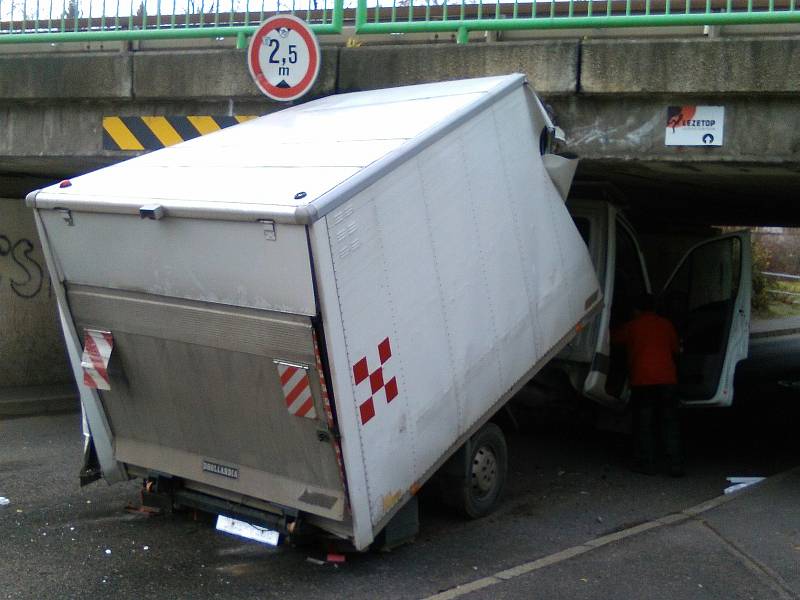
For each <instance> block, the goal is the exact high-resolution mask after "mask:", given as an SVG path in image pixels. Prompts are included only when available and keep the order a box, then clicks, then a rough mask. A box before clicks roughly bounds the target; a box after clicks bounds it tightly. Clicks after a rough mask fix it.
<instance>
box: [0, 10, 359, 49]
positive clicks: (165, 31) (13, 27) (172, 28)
mask: <svg viewBox="0 0 800 600" xmlns="http://www.w3.org/2000/svg"><path fill="white" fill-rule="evenodd" d="M301 1H302V0H301ZM306 1H307V2H308V4H307V5H298V4H297V3H296V2H297V0H288V2H286V1H281V0H278V1H277V2H276V0H268V1H266V2H265V0H0V44H2V43H26V42H27V43H31V42H45V43H48V42H49V43H56V42H88V41H119V40H122V41H124V40H148V39H185V38H227V37H235V38H236V40H237V46H238V47H241V48H243V47H245V45H246V39H247V36H249V35H252V34H253V32H254V31H255V30H256V28H257V27H258V24H259V23H261V21H263V20H264V19H265V18H267V17H270V16H272V15H275V14H293V15H296V16H298V17H300V18H301V19H303V20H305V21H306V22H307V23H308V24H309V25H310V26H311V28H312V29H313V30H314V32H315V33H316V34H317V35H325V34H336V33H340V32H341V31H342V26H343V15H344V8H343V7H344V0H306Z"/></svg>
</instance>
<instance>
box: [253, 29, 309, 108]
mask: <svg viewBox="0 0 800 600" xmlns="http://www.w3.org/2000/svg"><path fill="white" fill-rule="evenodd" d="M319 64H320V53H319V43H318V42H317V37H316V36H315V35H314V32H313V31H311V29H310V28H309V26H308V25H307V24H306V23H305V22H304V21H303V20H301V19H298V18H297V17H294V16H292V15H276V16H274V17H270V18H269V19H267V20H266V21H264V22H263V23H262V24H261V25H260V26H259V28H258V29H257V30H256V32H255V34H254V35H253V37H252V39H251V40H250V47H249V48H248V50H247V67H248V68H249V69H250V75H252V76H253V81H255V82H256V85H257V86H258V87H259V89H260V90H261V91H262V92H264V94H266V95H267V96H269V97H270V98H272V99H273V100H279V101H283V102H287V101H289V100H295V99H297V98H299V97H300V96H302V95H303V94H305V93H306V92H308V90H310V89H311V86H312V85H314V82H315V81H316V80H317V75H318V74H319Z"/></svg>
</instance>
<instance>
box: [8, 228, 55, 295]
mask: <svg viewBox="0 0 800 600" xmlns="http://www.w3.org/2000/svg"><path fill="white" fill-rule="evenodd" d="M33 252H34V245H33V242H32V241H31V240H29V239H27V238H20V239H17V240H13V239H11V238H9V237H8V236H7V235H3V234H2V233H0V290H1V289H3V288H5V287H9V288H11V291H12V292H14V294H16V295H17V296H19V297H20V298H25V299H29V298H35V297H36V296H38V295H39V293H40V292H41V291H42V288H43V287H44V270H43V269H42V265H41V264H39V261H38V260H36V258H35V257H34V256H33Z"/></svg>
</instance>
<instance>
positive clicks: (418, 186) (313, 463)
mask: <svg viewBox="0 0 800 600" xmlns="http://www.w3.org/2000/svg"><path fill="white" fill-rule="evenodd" d="M552 132H553V127H552V123H550V121H549V119H548V117H547V114H546V112H545V111H544V109H543V107H542V105H541V104H540V102H539V101H538V99H537V98H536V96H535V95H534V94H533V93H532V92H531V90H530V89H529V88H528V86H527V84H526V82H525V80H524V77H523V76H521V75H509V76H504V77H490V78H482V79H473V80H465V81H452V82H445V83H437V84H430V85H418V86H411V87H405V88H396V89H386V90H377V91H371V92H361V93H353V94H344V95H338V96H331V97H328V98H323V99H321V100H316V101H313V102H309V103H307V104H303V105H300V106H296V107H292V108H289V109H286V110H283V111H280V112H277V113H273V114H270V115H268V116H265V117H262V118H260V119H256V120H253V121H250V122H247V123H244V124H241V125H238V126H235V127H232V128H229V129H225V130H223V131H221V132H218V133H214V134H211V135H208V136H204V137H201V138H198V139H195V140H192V141H189V142H186V143H183V144H179V145H177V146H173V147H170V148H167V149H164V150H159V151H157V152H153V153H152V154H149V155H145V156H141V157H137V158H134V159H132V160H129V161H126V162H123V163H120V164H118V165H115V166H111V167H108V168H105V169H101V170H99V171H96V172H94V173H89V174H87V175H83V176H81V177H76V178H75V179H72V180H71V181H65V182H62V183H61V184H60V185H56V186H51V187H49V188H46V189H43V190H40V191H37V192H33V193H32V194H30V195H29V198H28V201H29V204H30V205H31V206H32V207H34V208H35V213H36V219H37V224H38V227H39V232H40V235H41V238H42V242H43V246H44V249H45V253H46V255H47V259H48V265H49V267H50V273H51V274H52V275H53V278H54V284H55V286H54V287H55V290H56V294H57V299H58V306H59V310H60V312H61V316H62V324H63V326H64V330H65V334H66V338H67V343H68V346H69V353H70V358H71V362H72V366H73V370H74V373H75V376H76V379H77V380H78V381H79V382H80V388H81V399H82V405H83V408H84V413H85V417H86V423H87V425H88V431H89V433H90V434H91V442H90V444H89V445H88V446H87V447H88V448H89V450H91V451H93V452H95V453H96V457H97V459H98V461H99V467H100V469H101V471H102V474H103V476H104V477H105V478H106V479H107V480H108V481H109V482H113V481H116V480H121V479H124V478H127V477H131V476H140V477H161V478H168V479H171V480H173V481H175V482H176V484H179V485H180V486H181V487H182V488H184V489H186V490H189V491H191V492H192V493H195V494H197V495H198V497H200V496H202V497H204V498H207V499H216V500H218V501H219V504H218V506H228V507H230V506H239V507H241V508H242V510H245V509H247V510H257V511H261V512H263V513H269V514H274V515H276V518H279V520H280V523H279V524H280V525H281V526H282V527H285V528H288V529H289V530H291V529H292V527H293V523H295V522H299V520H301V519H302V520H303V521H304V522H306V523H310V524H312V525H314V526H316V527H319V528H322V529H323V530H326V531H328V532H330V533H332V534H334V535H336V536H339V537H341V538H344V539H347V540H350V541H352V542H353V544H354V545H355V546H356V547H357V548H365V547H367V546H368V545H369V544H370V543H371V542H372V541H373V539H374V538H375V536H376V535H377V533H378V532H380V531H381V530H382V529H383V528H384V526H385V525H386V524H387V523H388V522H389V520H390V519H391V518H392V516H393V515H394V514H395V513H396V512H397V511H398V510H399V509H400V508H401V507H402V506H403V505H404V503H406V501H407V500H408V499H409V498H411V497H412V496H413V495H414V494H416V492H417V491H418V489H419V488H420V486H421V485H422V484H423V483H424V482H425V481H426V480H427V479H428V478H429V477H430V476H431V475H432V474H433V473H434V472H435V471H436V470H437V469H438V468H439V467H440V466H441V465H442V464H443V463H444V462H445V461H446V460H447V459H448V457H450V456H451V455H453V453H454V452H456V451H457V450H458V449H459V448H460V447H461V446H462V444H464V442H465V441H467V440H468V439H469V438H470V436H471V435H473V434H474V433H475V432H476V431H477V430H478V428H480V427H481V426H482V425H483V424H484V423H485V422H486V421H487V420H488V419H490V418H491V417H492V415H493V414H494V413H495V412H496V411H497V410H498V409H499V408H500V407H502V406H503V404H504V403H505V402H506V401H507V400H508V398H509V397H510V396H511V395H512V393H513V392H514V391H515V390H517V389H518V388H519V387H520V386H521V385H522V384H524V382H525V381H527V380H528V379H529V378H530V377H531V376H532V375H533V374H535V373H536V372H537V370H538V369H540V368H541V367H542V365H544V364H545V363H546V362H547V361H548V360H549V359H550V358H551V357H552V356H553V355H554V354H555V353H556V352H558V351H559V350H560V349H561V348H562V347H563V346H564V345H565V344H566V343H567V342H568V341H569V340H570V339H571V338H572V337H573V336H574V335H575V334H576V332H577V331H579V330H580V328H581V327H582V326H583V324H584V323H586V322H587V320H588V319H589V318H590V317H591V315H592V314H593V313H594V312H595V311H596V310H597V309H598V308H599V307H600V305H601V303H602V295H601V293H600V290H599V286H598V282H597V278H596V276H595V274H594V269H593V267H592V263H591V261H590V258H589V255H588V253H587V250H586V247H585V245H584V243H583V241H582V240H581V237H580V235H579V234H578V232H577V230H576V229H575V226H574V224H573V222H572V220H571V219H570V216H569V214H568V213H567V210H566V208H565V206H564V203H563V199H562V195H561V192H563V191H564V190H565V189H566V188H568V186H569V178H570V177H569V175H567V176H566V179H565V176H564V175H563V173H564V172H569V168H566V169H565V168H564V166H565V164H566V162H567V161H566V159H560V158H559V157H555V156H550V155H548V154H547V153H548V149H549V147H550V145H549V140H550V138H551V137H552ZM548 169H549V171H548ZM550 173H553V174H554V175H552V176H551V174H550ZM560 191H561V192H560ZM212 504H213V503H212Z"/></svg>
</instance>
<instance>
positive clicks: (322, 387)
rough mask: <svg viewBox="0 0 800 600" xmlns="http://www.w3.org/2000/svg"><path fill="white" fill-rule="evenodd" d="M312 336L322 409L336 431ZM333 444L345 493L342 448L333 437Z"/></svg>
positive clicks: (318, 355)
mask: <svg viewBox="0 0 800 600" xmlns="http://www.w3.org/2000/svg"><path fill="white" fill-rule="evenodd" d="M311 333H312V336H313V339H314V358H315V359H316V365H317V374H318V375H319V387H320V390H321V391H322V407H323V408H324V409H325V418H326V420H327V421H328V429H330V430H331V431H334V429H335V425H336V424H335V423H334V422H333V409H332V408H331V399H330V396H329V395H328V385H327V384H326V383H325V373H324V371H323V370H322V356H321V355H320V352H319V342H318V341H317V332H316V331H312V332H311ZM331 444H332V445H333V450H334V452H336V462H337V463H339V475H340V476H341V478H342V484H343V485H344V487H345V491H346V490H347V477H346V476H345V473H344V457H343V456H342V446H341V444H340V443H339V441H338V440H337V439H336V437H335V436H331ZM347 497H348V496H347V494H346V493H345V498H347Z"/></svg>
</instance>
